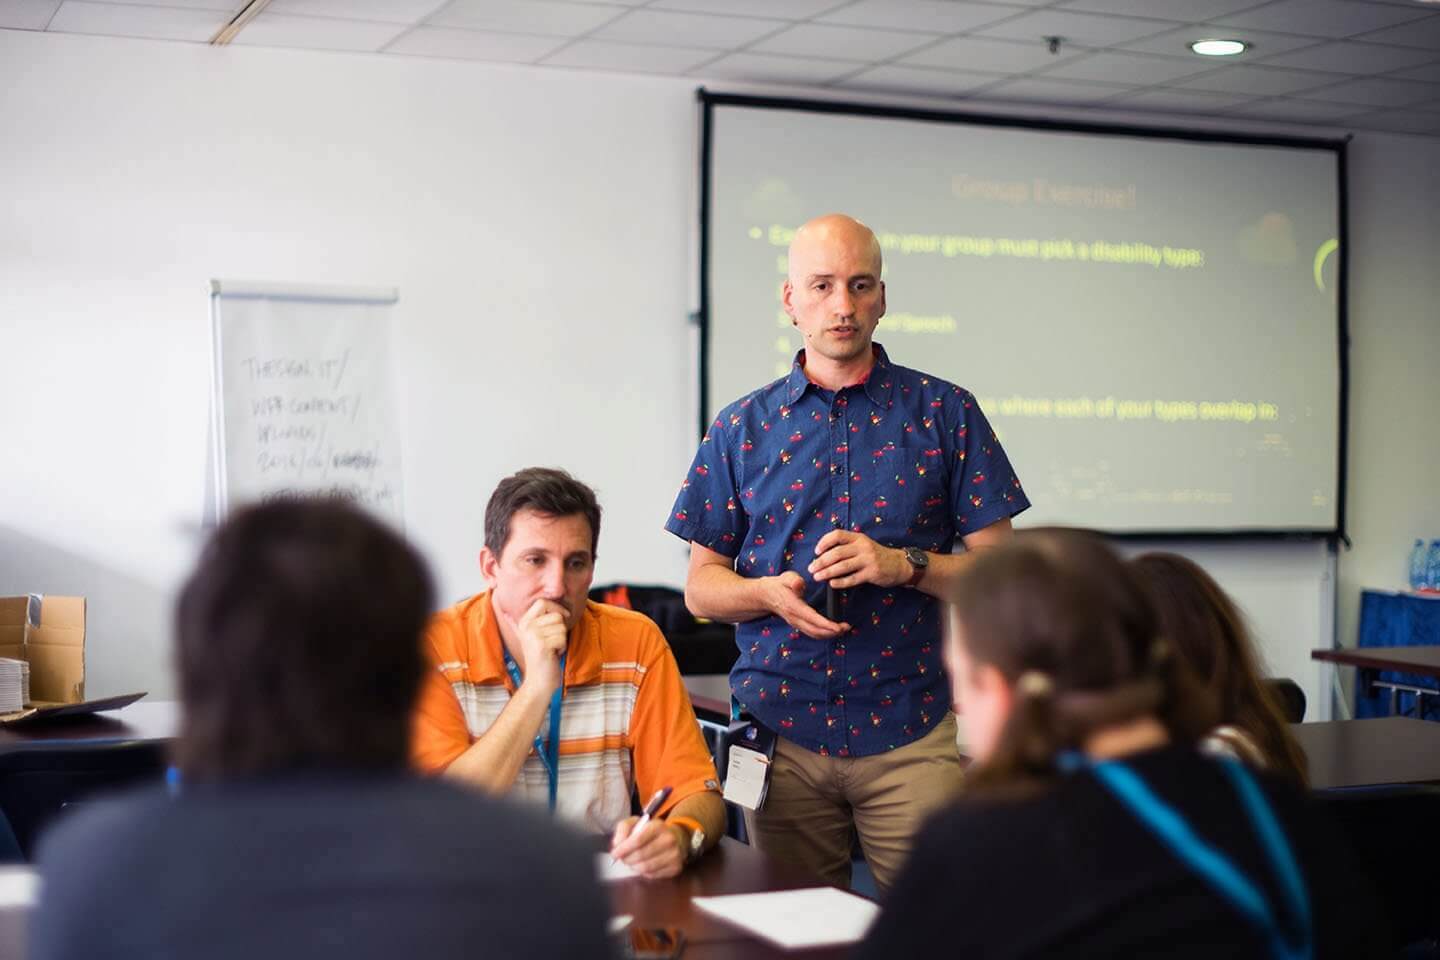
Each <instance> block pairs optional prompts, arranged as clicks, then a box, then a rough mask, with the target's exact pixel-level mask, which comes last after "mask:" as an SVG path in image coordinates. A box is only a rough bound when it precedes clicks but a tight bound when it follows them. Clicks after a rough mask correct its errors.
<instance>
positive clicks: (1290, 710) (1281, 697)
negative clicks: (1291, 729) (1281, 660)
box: [1265, 677, 1305, 723]
mask: <svg viewBox="0 0 1440 960" xmlns="http://www.w3.org/2000/svg"><path fill="white" fill-rule="evenodd" d="M1265 687H1266V689H1268V690H1269V691H1270V694H1271V696H1273V697H1274V698H1275V699H1276V700H1277V701H1279V703H1280V710H1281V712H1283V713H1284V714H1285V722H1286V723H1302V722H1304V720H1305V691H1304V690H1302V689H1300V684H1298V683H1296V682H1295V681H1294V680H1291V679H1290V678H1289V677H1276V678H1274V679H1271V680H1266V681H1265Z"/></svg>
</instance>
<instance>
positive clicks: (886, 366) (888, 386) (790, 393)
mask: <svg viewBox="0 0 1440 960" xmlns="http://www.w3.org/2000/svg"><path fill="white" fill-rule="evenodd" d="M870 348H871V349H872V350H873V351H875V365H874V366H872V367H871V368H870V372H869V373H868V374H866V375H865V379H864V380H862V381H860V384H858V385H859V386H863V387H864V388H865V395H866V396H867V397H869V398H870V402H871V403H873V404H875V405H876V406H877V407H883V406H885V405H886V404H887V403H889V402H890V395H891V394H892V393H893V392H894V390H895V373H894V368H893V367H892V366H891V364H890V358H889V356H887V355H886V353H885V348H884V347H882V346H880V344H878V343H872V344H871V345H870ZM811 386H815V383H814V382H813V381H812V380H811V379H810V378H809V377H807V376H806V375H805V351H804V350H799V351H797V352H796V354H795V360H794V361H793V362H792V363H791V365H790V376H789V377H787V378H786V380H785V396H786V399H787V402H789V403H794V402H795V401H796V400H799V399H800V395H801V394H802V393H804V392H805V388H806V387H811ZM816 389H820V388H819V387H816Z"/></svg>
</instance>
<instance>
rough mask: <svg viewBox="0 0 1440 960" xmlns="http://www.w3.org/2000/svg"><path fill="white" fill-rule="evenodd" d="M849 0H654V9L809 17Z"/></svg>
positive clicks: (770, 16)
mask: <svg viewBox="0 0 1440 960" xmlns="http://www.w3.org/2000/svg"><path fill="white" fill-rule="evenodd" d="M848 2H849V0H654V2H652V3H651V4H650V5H649V6H650V8H651V9H652V10H678V11H680V12H682V13H726V14H730V15H731V16H736V17H766V18H768V19H771V20H809V19H810V18H811V17H813V16H816V15H818V14H822V13H825V12H826V11H827V10H834V9H835V8H836V7H843V6H845V4H846V3H848Z"/></svg>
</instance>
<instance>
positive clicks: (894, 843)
mask: <svg viewBox="0 0 1440 960" xmlns="http://www.w3.org/2000/svg"><path fill="white" fill-rule="evenodd" d="M955 736H956V730H955V715H954V714H953V713H950V712H949V711H946V714H945V719H944V720H942V721H940V723H938V724H937V725H936V726H935V729H934V730H931V731H930V732H929V733H928V734H926V735H925V736H924V737H922V738H920V739H919V740H916V741H915V742H914V743H910V744H906V745H905V746H903V747H900V748H899V749H898V750H891V751H890V752H888V753H882V754H876V755H874V756H870V757H858V758H849V757H822V756H820V755H819V754H818V753H813V752H811V751H809V750H806V749H805V748H804V747H799V746H796V745H795V744H793V743H791V742H790V741H788V740H785V739H783V738H779V739H777V741H776V744H775V759H774V761H773V762H772V763H771V765H770V791H769V793H768V794H767V795H766V798H765V806H764V808H763V809H762V810H760V811H758V812H756V813H751V812H750V811H746V816H745V826H746V828H747V829H748V830H749V832H750V842H751V843H753V844H755V845H756V846H757V847H759V848H760V849H761V850H764V851H765V852H766V853H767V854H769V855H771V856H773V857H776V858H777V859H780V860H785V861H789V862H792V863H797V864H800V865H802V866H805V867H808V868H809V869H810V870H812V871H813V872H815V873H817V874H819V875H820V876H821V877H822V878H823V879H824V881H825V882H826V883H830V884H834V885H835V886H837V887H848V886H849V885H850V851H851V843H852V839H853V838H854V837H855V836H856V835H858V836H859V839H860V848H861V850H863V851H864V853H865V862H866V863H867V864H868V865H869V867H870V872H871V874H872V875H873V876H874V877H875V886H876V888H877V889H878V890H879V892H880V895H881V896H882V897H883V896H884V895H885V893H886V892H887V891H888V890H889V889H890V886H891V885H892V884H893V883H894V882H895V877H896V875H897V874H898V873H899V871H900V868H901V866H903V865H904V863H905V858H906V856H908V855H909V853H910V845H911V844H912V843H913V842H914V839H915V834H916V832H917V831H918V830H919V829H920V825H921V823H922V822H923V821H924V820H925V817H926V816H928V815H929V814H930V813H931V811H933V810H935V809H936V808H937V807H941V806H943V805H944V804H945V803H947V802H948V801H950V800H951V799H953V798H954V797H955V796H956V795H957V794H958V793H959V791H960V787H961V783H962V781H963V779H964V772H963V769H962V768H961V765H960V753H959V751H958V750H957V749H956V747H955Z"/></svg>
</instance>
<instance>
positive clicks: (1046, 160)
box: [701, 92, 1345, 535]
mask: <svg viewBox="0 0 1440 960" xmlns="http://www.w3.org/2000/svg"><path fill="white" fill-rule="evenodd" d="M701 99H702V103H703V108H702V109H703V111H704V124H703V128H704V134H703V139H704V143H703V144H702V154H703V160H702V165H703V168H702V177H703V183H702V211H701V218H702V224H701V232H702V240H701V261H702V263H701V289H702V294H701V300H702V303H701V319H702V343H703V344H704V346H703V347H702V362H701V369H702V371H703V372H702V385H701V392H702V397H701V408H702V409H701V413H702V416H703V417H704V418H705V420H706V421H707V422H708V420H709V419H711V418H713V416H714V415H715V413H716V412H717V411H718V410H720V409H721V408H722V407H723V406H724V405H725V404H727V403H729V402H731V401H733V400H735V399H737V398H739V397H741V396H743V395H745V394H747V393H749V392H751V391H754V390H755V389H757V388H759V387H760V386H762V385H763V384H765V383H767V382H769V381H771V380H774V379H775V378H777V377H781V376H784V375H786V374H787V373H788V371H789V369H790V366H791V363H792V360H793V358H794V355H795V353H796V351H797V350H798V349H799V347H800V338H799V334H798V333H797V332H796V330H795V328H794V327H793V325H792V324H791V321H790V318H789V317H788V316H786V314H785V312H784V310H783V309H782V305H781V303H780V290H781V284H782V282H783V280H784V279H785V275H786V248H787V246H788V244H789V241H790V238H791V236H792V235H793V232H794V230H795V229H796V228H797V227H798V226H799V225H800V224H802V223H804V222H805V221H806V220H808V219H809V218H811V217H814V216H817V215H819V214H823V213H828V212H833V211H842V212H845V213H849V214H851V215H853V216H855V217H858V218H859V219H861V220H863V221H864V222H865V223H866V224H868V225H869V226H870V227H871V228H872V229H873V230H874V231H875V233H876V234H877V236H878V237H879V240H880V244H881V248H882V251H883V255H884V261H885V262H884V273H883V279H884V281H885V284H886V295H887V301H888V310H887V314H886V316H885V317H884V318H883V319H882V320H881V322H880V328H879V330H878V331H877V332H876V337H875V339H876V341H877V342H878V343H881V344H883V345H884V347H885V349H886V351H887V352H888V353H889V356H890V358H891V360H892V361H894V362H896V363H899V364H902V365H905V366H909V367H913V368H916V369H920V370H923V371H925V372H926V373H930V374H933V375H935V376H938V377H941V378H943V379H945V380H949V381H952V382H954V383H957V384H959V385H961V386H962V387H965V388H966V389H968V390H970V391H971V392H972V393H974V394H975V396H976V398H977V399H978V401H979V403H980V406H981V408H982V409H983V410H984V411H985V413H986V415H987V416H988V417H989V419H990V421H991V423H992V424H993V426H994V427H995V429H996V431H997V433H998V434H999V436H1000V438H1001V440H1002V442H1003V443H1004V445H1005V448H1006V450H1007V451H1008V453H1009V455H1010V458H1011V460H1012V461H1013V463H1014V465H1015V467H1016V469H1017V471H1018V472H1019V474H1020V477H1021V480H1022V481H1023V483H1024V485H1025V487H1026V490H1027V492H1028V494H1029V496H1030V498H1031V500H1032V501H1033V504H1034V505H1033V508H1032V509H1031V510H1030V511H1029V512H1028V513H1026V514H1025V515H1024V517H1023V518H1022V520H1023V522H1024V524H1026V525H1035V524H1042V523H1061V524H1068V525H1076V526H1085V527H1091V528H1095V529H1099V530H1104V531H1107V532H1111V533H1117V534H1126V533H1137V534H1147V533H1153V534H1166V535H1170V534H1187V533H1200V534H1207V533H1241V534H1256V533H1259V534H1266V533H1314V534H1330V533H1337V532H1339V531H1340V528H1341V526H1342V515H1341V495H1342V491H1343V480H1342V474H1341V466H1342V464H1343V445H1344V434H1343V423H1344V392H1345V391H1344V377H1345V371H1344V354H1343V340H1344V337H1343V331H1344V313H1343V304H1344V286H1343V284H1344V269H1343V249H1342V247H1341V241H1343V239H1344V238H1343V236H1342V232H1343V225H1344V223H1343V165H1344V146H1343V143H1341V142H1338V141H1322V140H1300V139H1290V138H1266V139H1251V140H1242V139H1235V138H1225V139H1221V138H1219V137H1215V136H1212V135H1209V134H1203V133H1192V132H1183V131H1166V132H1160V133H1157V132H1153V131H1140V130H1136V129H1130V128H1110V127H1097V126H1085V127H1061V126H1056V125H1048V124H1035V123H1033V122H1029V121H1023V122H1022V121H1015V120H995V119H991V118H981V119H979V121H978V122H977V118H972V117H961V116H950V115H944V114H932V113H920V112H883V111H877V110H875V109H873V108H866V107H842V106H837V105H835V104H828V103H810V102H804V101H789V100H784V101H777V100H766V99H757V98H749V97H740V96H728V95H714V94H706V93H704V92H702V94H701Z"/></svg>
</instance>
